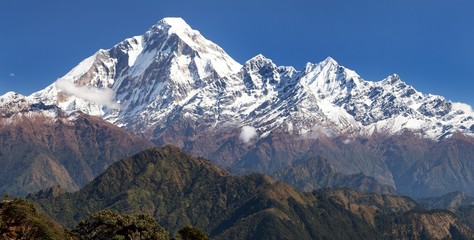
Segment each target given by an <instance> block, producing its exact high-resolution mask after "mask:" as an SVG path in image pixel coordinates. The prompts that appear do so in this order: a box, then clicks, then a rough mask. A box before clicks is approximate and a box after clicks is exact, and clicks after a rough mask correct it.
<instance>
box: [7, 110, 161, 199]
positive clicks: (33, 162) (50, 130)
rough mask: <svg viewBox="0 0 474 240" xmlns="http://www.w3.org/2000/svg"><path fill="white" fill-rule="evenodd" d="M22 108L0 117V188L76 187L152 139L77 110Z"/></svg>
mask: <svg viewBox="0 0 474 240" xmlns="http://www.w3.org/2000/svg"><path fill="white" fill-rule="evenodd" d="M53 112H55V113H56V116H52V115H51V114H49V113H46V112H43V111H34V110H30V111H24V112H19V113H15V114H13V115H11V116H10V117H8V118H1V119H0V165H2V167H1V168H0V192H6V193H9V194H11V195H25V194H27V193H30V192H36V191H38V190H41V189H44V188H48V187H52V186H55V185H60V186H62V187H63V188H65V189H67V190H68V191H75V190H78V188H80V187H81V186H83V185H84V184H86V183H88V182H89V181H91V180H92V179H93V178H94V177H95V176H97V175H98V174H100V173H102V172H103V171H104V170H105V169H106V168H107V167H108V166H109V165H110V164H112V163H114V162H116V161H118V160H120V159H121V158H124V157H126V156H130V155H132V154H135V153H137V152H138V151H141V150H144V149H146V148H148V147H151V146H153V144H151V143H149V142H147V141H145V140H142V139H140V138H138V137H136V136H134V135H132V134H130V133H127V132H125V131H124V130H122V129H121V128H118V127H116V126H114V125H112V124H110V123H108V122H105V121H104V120H102V119H100V118H96V117H91V116H88V115H85V114H82V113H74V114H72V115H67V114H65V113H64V112H62V111H61V110H58V109H55V110H54V111H53Z"/></svg>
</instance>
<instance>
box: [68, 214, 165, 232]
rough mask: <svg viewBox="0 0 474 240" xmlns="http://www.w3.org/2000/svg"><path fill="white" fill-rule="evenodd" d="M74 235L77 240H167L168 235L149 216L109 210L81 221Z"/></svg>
mask: <svg viewBox="0 0 474 240" xmlns="http://www.w3.org/2000/svg"><path fill="white" fill-rule="evenodd" d="M75 233H76V234H77V235H78V237H79V239H97V240H102V239H104V240H106V239H107V240H108V239H116V240H119V239H124V240H125V239H126V240H132V239H133V240H167V239H168V233H167V232H166V231H165V230H164V229H163V228H162V227H161V226H160V225H159V224H158V222H156V220H155V219H154V218H153V217H151V216H150V215H145V214H140V215H137V216H129V215H125V214H119V213H118V212H116V211H112V210H109V209H106V210H102V211H99V212H97V213H94V214H92V215H91V216H90V218H89V219H88V220H85V221H81V222H80V223H79V225H78V226H77V228H76V230H75Z"/></svg>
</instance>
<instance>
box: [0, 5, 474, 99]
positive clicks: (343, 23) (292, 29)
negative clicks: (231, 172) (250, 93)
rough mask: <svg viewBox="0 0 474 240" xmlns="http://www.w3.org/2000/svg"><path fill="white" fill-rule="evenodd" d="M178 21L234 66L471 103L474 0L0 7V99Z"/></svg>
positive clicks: (45, 82) (35, 86) (26, 90)
mask: <svg viewBox="0 0 474 240" xmlns="http://www.w3.org/2000/svg"><path fill="white" fill-rule="evenodd" d="M174 16H179V17H182V18H183V19H185V20H186V21H187V22H188V24H189V25H191V27H193V28H194V29H196V30H199V31H200V32H201V33H202V34H203V35H204V36H205V37H206V38H208V39H209V40H211V41H213V42H215V43H217V44H218V45H220V46H221V47H222V48H223V49H224V50H225V51H226V52H227V53H228V54H229V55H230V56H231V57H233V58H234V59H235V60H237V61H238V62H240V63H244V62H245V61H246V60H248V59H249V58H251V57H253V56H255V55H257V54H259V53H261V54H263V55H265V56H266V57H268V58H271V59H272V60H273V61H274V62H275V63H276V64H277V65H291V66H294V67H295V68H297V69H303V68H304V66H305V64H306V62H319V61H322V60H324V59H325V58H326V57H327V56H331V57H333V58H334V59H335V60H336V61H338V62H339V64H341V65H343V66H345V67H348V68H350V69H352V70H355V71H356V72H357V73H359V75H361V77H362V78H364V79H366V80H373V81H379V80H382V79H383V78H385V77H386V76H388V75H390V74H392V73H397V74H399V75H400V76H401V78H402V80H403V81H405V82H407V83H408V84H410V85H412V86H414V87H415V88H416V89H417V90H419V91H422V92H424V93H433V94H439V95H443V96H445V97H447V98H448V99H450V100H452V101H460V102H465V103H468V104H471V105H474V94H473V89H474V74H473V73H472V72H473V70H474V1H472V0H450V1H448V0H410V1H408V0H399V1H380V0H358V1H350V0H346V1H342V0H332V1H319V0H314V1H304V0H293V1H268V0H260V1H255V0H253V1H250V0H241V1H222V0H220V1H210V0H200V1H189V0H188V1H183V0H174V1H155V0H134V1H131V0H130V1H125V0H81V1H73V0H44V1H37V0H2V1H0V94H3V93H5V92H7V91H15V92H19V93H22V94H25V95H28V94H30V93H32V92H35V91H38V90H40V89H42V88H44V87H46V86H47V85H49V84H51V83H52V82H53V81H55V80H56V79H57V78H59V77H61V76H62V75H64V74H65V73H67V72H68V71H69V70H70V69H72V68H73V67H74V66H75V65H77V64H78V63H79V62H80V61H81V60H83V59H84V58H86V57H88V56H90V55H92V54H93V53H94V52H96V51H97V50H98V49H100V48H102V49H108V48H110V47H112V46H113V45H115V44H116V43H118V42H120V41H122V40H123V39H125V38H128V37H131V36H135V35H141V34H143V33H144V32H145V31H146V30H147V29H148V28H149V27H150V26H152V25H153V24H155V23H156V22H157V21H159V20H160V19H162V18H164V17H174Z"/></svg>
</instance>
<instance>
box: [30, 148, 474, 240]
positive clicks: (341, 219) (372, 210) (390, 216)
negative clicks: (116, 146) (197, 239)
mask: <svg viewBox="0 0 474 240" xmlns="http://www.w3.org/2000/svg"><path fill="white" fill-rule="evenodd" d="M34 201H35V202H36V203H37V204H39V205H40V206H41V207H42V209H43V210H44V211H45V212H46V213H47V214H48V215H49V216H51V217H52V218H54V219H55V220H57V221H58V222H60V223H63V224H65V225H66V226H68V227H73V226H75V225H76V224H77V223H78V222H79V221H80V220H83V219H85V218H87V216H88V215H90V214H92V213H94V212H97V211H99V210H101V209H111V210H113V211H119V212H122V213H126V214H132V215H136V214H140V213H148V214H151V215H152V216H153V217H154V218H155V219H157V221H158V223H159V224H160V225H161V226H163V227H164V228H165V229H167V230H168V231H170V233H171V234H173V233H175V232H176V231H177V230H178V229H180V228H182V226H186V225H193V226H196V227H198V228H201V229H203V230H204V231H205V232H207V233H208V234H209V236H210V237H211V238H212V239H472V238H474V233H473V232H472V231H471V230H470V229H469V228H468V227H467V226H466V225H465V224H464V223H462V222H461V221H460V220H459V219H458V218H457V217H456V216H455V215H454V214H452V213H450V212H448V211H443V210H421V209H417V203H416V202H415V201H413V200H412V199H410V198H407V197H401V196H396V195H387V194H374V193H373V194H364V193H361V192H357V191H354V190H350V189H347V188H346V189H332V190H318V191H313V192H311V193H303V192H299V191H297V190H296V189H294V188H293V187H291V186H290V185H287V184H285V183H281V182H276V181H274V180H273V179H271V178H270V177H268V176H265V175H262V174H252V175H247V176H240V177H239V176H232V175H231V174H230V173H229V172H227V171H225V170H223V169H220V168H219V167H217V166H215V165H214V164H212V163H211V162H210V161H208V160H205V159H203V158H196V157H193V156H192V155H189V154H187V153H185V152H183V151H182V150H180V149H179V148H177V147H172V146H165V147H163V148H153V149H148V150H145V151H143V152H140V153H138V154H136V155H134V156H133V157H130V158H126V159H123V160H122V161H119V162H117V163H115V164H113V165H112V166H110V167H109V168H108V169H107V170H106V171H105V172H104V173H103V174H101V175H100V176H98V177H97V178H96V179H94V180H93V181H92V182H91V183H89V184H87V185H86V186H85V187H84V188H82V189H81V190H80V191H77V192H74V193H63V194H59V195H58V196H40V195H38V196H37V197H35V198H34Z"/></svg>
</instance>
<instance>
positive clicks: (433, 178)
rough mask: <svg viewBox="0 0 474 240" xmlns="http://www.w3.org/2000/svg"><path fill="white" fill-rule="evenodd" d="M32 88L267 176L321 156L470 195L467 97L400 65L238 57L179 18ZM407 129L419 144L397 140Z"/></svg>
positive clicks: (403, 188)
mask: <svg viewBox="0 0 474 240" xmlns="http://www.w3.org/2000/svg"><path fill="white" fill-rule="evenodd" d="M85 92H87V93H88V94H84V93H85ZM31 97H32V98H34V99H37V100H39V101H41V102H44V103H45V104H47V105H50V104H56V105H57V106H59V107H60V108H61V109H63V110H81V111H83V112H85V113H87V114H92V115H95V116H98V117H101V118H103V119H105V120H107V121H109V122H111V123H113V124H115V125H117V126H120V127H123V128H125V129H127V130H129V131H131V132H133V133H135V134H139V135H141V136H144V137H146V138H147V139H150V140H152V141H153V142H155V143H156V144H158V145H166V144H173V145H176V146H179V147H181V148H183V149H185V150H187V151H190V152H192V153H193V154H196V155H198V156H203V157H207V158H209V159H211V160H212V161H213V162H215V163H217V164H219V165H220V166H223V167H228V168H230V169H231V170H232V171H233V172H235V173H247V172H255V171H258V172H264V173H268V174H272V173H274V172H276V171H279V170H281V169H283V168H286V167H290V166H291V165H292V164H293V163H294V162H295V161H298V162H301V161H304V160H306V159H309V158H312V157H317V156H321V157H324V158H326V159H328V160H329V163H330V165H331V167H332V168H333V169H334V171H335V172H338V173H341V174H343V175H352V174H358V173H363V174H364V175H367V176H370V177H373V178H375V180H377V181H378V182H380V183H381V184H384V185H389V186H392V187H395V188H396V189H397V191H399V192H401V193H404V194H410V195H411V196H415V197H419V196H432V195H439V194H443V193H447V192H450V191H453V190H460V191H465V192H468V193H471V194H474V192H472V191H474V190H472V189H471V188H469V187H468V186H469V185H472V184H474V179H473V178H472V176H471V175H472V174H464V175H457V174H458V173H461V172H462V171H464V170H463V169H469V171H467V172H473V171H472V170H473V169H474V168H472V166H471V162H474V161H473V156H474V155H473V154H472V153H471V152H472V151H471V150H472V149H474V144H473V142H474V138H473V137H474V113H473V111H472V109H471V107H470V106H468V105H466V104H462V103H453V102H450V101H448V100H446V99H444V98H443V97H441V96H436V95H430V94H423V93H420V92H418V91H416V90H415V89H414V88H413V87H412V86H409V85H407V84H406V83H404V82H403V81H401V79H400V77H399V76H397V75H392V76H389V77H387V78H386V79H384V80H382V81H379V82H372V81H366V80H364V79H362V78H361V77H360V76H359V75H357V73H355V72H354V71H352V70H349V69H347V68H345V67H343V66H340V65H339V64H338V63H337V62H336V61H335V60H334V59H332V58H327V59H326V60H324V61H322V62H320V63H317V64H313V63H308V64H307V65H306V67H305V68H304V69H303V70H296V69H295V68H293V67H286V66H277V65H276V64H274V63H273V62H272V61H271V60H270V59H267V58H265V57H264V56H262V55H258V56H256V57H254V58H252V59H250V60H248V61H247V62H245V63H244V64H243V65H240V64H238V63H237V62H235V61H234V60H233V59H232V58H231V57H230V56H228V55H227V54H226V53H225V52H224V51H223V50H222V49H221V48H220V47H218V46H217V45H216V44H214V43H212V42H210V41H209V40H207V39H205V38H204V37H203V36H202V35H201V34H200V33H199V32H198V31H196V30H193V29H191V27H189V26H188V25H187V24H186V23H185V22H184V21H183V20H182V19H179V18H165V19H163V20H161V21H159V22H158V23H157V24H156V25H154V26H153V27H152V28H150V30H148V31H147V32H146V33H145V34H144V35H142V36H137V37H133V38H129V39H126V40H125V41H123V42H121V43H119V44H117V45H116V46H114V47H112V48H111V49H109V50H99V51H98V52H97V53H95V54H94V55H93V56H91V57H89V58H87V59H86V60H84V61H83V62H81V63H80V64H79V65H78V66H77V67H76V68H74V69H73V70H71V71H70V72H69V73H68V74H66V75H65V76H64V77H62V78H60V79H59V80H58V81H57V82H55V83H53V84H52V85H50V86H49V87H47V88H46V89H43V90H41V91H39V92H37V93H34V94H33V95H32V96H31ZM407 136H411V138H410V139H409V140H408V142H411V143H413V144H414V145H412V146H407V145H405V143H404V142H399V141H400V140H401V139H404V140H406V139H407V138H408V137H407ZM387 142H393V143H395V145H394V146H390V145H388V144H386V143H387ZM432 146H436V147H438V146H441V147H440V148H434V147H432ZM395 148H399V150H403V151H402V152H395V151H393V150H394V149H395ZM433 149H435V150H436V152H437V153H438V154H439V155H434V154H433V153H432V152H431V150H433ZM405 150H406V151H405ZM423 151H426V152H423ZM439 166H443V167H447V168H448V171H447V173H446V172H444V171H440V170H439V169H441V168H439V169H438V167H439ZM459 166H463V168H461V167H459ZM452 186H455V188H456V189H452ZM419 188H422V189H424V190H423V191H422V192H417V190H415V189H419Z"/></svg>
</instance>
